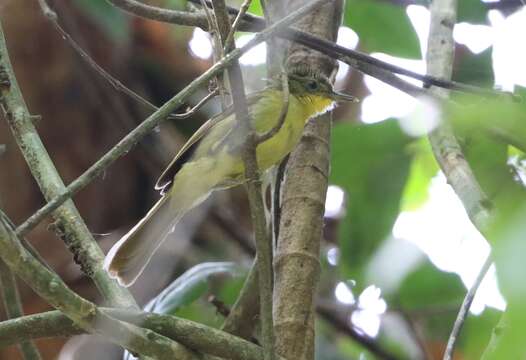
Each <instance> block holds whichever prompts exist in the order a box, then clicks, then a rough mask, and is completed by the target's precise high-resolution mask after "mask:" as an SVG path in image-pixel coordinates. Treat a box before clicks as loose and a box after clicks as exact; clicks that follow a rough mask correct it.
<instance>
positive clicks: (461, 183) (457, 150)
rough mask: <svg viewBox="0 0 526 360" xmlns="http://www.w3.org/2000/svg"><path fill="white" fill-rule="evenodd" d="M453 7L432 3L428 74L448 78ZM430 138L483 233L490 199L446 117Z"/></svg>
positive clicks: (453, 2)
mask: <svg viewBox="0 0 526 360" xmlns="http://www.w3.org/2000/svg"><path fill="white" fill-rule="evenodd" d="M456 9H457V0H434V1H433V2H432V4H431V14H432V15H431V26H430V31H429V40H428V46H427V54H426V65H427V72H428V75H430V76H433V77H440V78H444V79H450V78H451V73H452V68H453V60H454V51H455V42H454V40H453V27H454V26H455V22H456V14H457V10H456ZM429 91H430V92H431V93H432V94H434V95H437V96H439V97H441V98H447V97H448V95H449V92H448V90H446V89H440V88H437V87H433V88H430V89H429ZM429 142H430V143H431V147H432V149H433V153H434V155H435V158H436V159H437V161H438V163H439V165H440V168H441V169H442V171H443V172H444V174H445V175H446V177H447V179H448V182H449V184H451V186H452V187H453V189H454V190H455V192H456V193H457V195H458V197H459V198H460V200H462V203H463V204H464V207H465V208H466V211H467V213H468V215H469V217H470V219H471V221H472V222H473V224H474V225H475V226H476V227H477V229H478V230H479V231H481V232H482V233H484V231H485V229H486V228H487V224H488V220H489V218H490V213H489V210H488V209H489V203H490V202H489V200H488V198H487V197H486V195H485V194H484V193H483V192H482V189H481V188H480V185H479V184H478V182H477V180H476V179H475V175H474V174H473V171H472V170H471V167H470V166H469V164H468V162H467V161H466V159H465V157H464V154H463V153H462V150H461V147H460V144H459V143H458V140H457V138H456V137H455V134H454V133H453V129H452V128H451V125H450V124H449V123H448V122H447V119H442V123H441V124H440V125H439V126H438V127H437V128H436V129H435V130H434V131H433V132H432V133H430V134H429Z"/></svg>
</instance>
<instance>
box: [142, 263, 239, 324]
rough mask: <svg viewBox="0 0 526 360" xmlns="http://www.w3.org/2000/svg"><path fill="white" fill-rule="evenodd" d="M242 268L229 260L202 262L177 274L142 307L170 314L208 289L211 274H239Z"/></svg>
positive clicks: (150, 310)
mask: <svg viewBox="0 0 526 360" xmlns="http://www.w3.org/2000/svg"><path fill="white" fill-rule="evenodd" d="M243 272H244V270H243V268H242V267H240V266H239V265H236V264H234V263H231V262H208V263H202V264H199V265H196V266H194V267H192V268H191V269H189V270H187V271H186V272H185V273H184V274H182V275H181V276H179V277H178V278H177V279H176V280H175V281H174V282H172V283H171V284H170V285H169V286H168V287H167V288H165V289H164V290H163V291H162V292H161V293H160V294H159V295H157V296H156V297H155V298H154V299H152V300H151V301H150V302H149V303H148V304H147V305H146V306H145V308H144V310H145V311H149V312H154V313H159V314H172V313H174V312H175V311H177V309H179V308H180V307H181V306H185V305H188V304H191V303H192V302H194V301H195V300H196V299H198V298H199V297H201V296H202V295H203V294H204V293H205V292H206V291H207V290H208V279H209V277H210V276H212V275H218V274H229V275H232V276H241V275H242V274H243Z"/></svg>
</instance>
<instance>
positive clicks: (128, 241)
mask: <svg viewBox="0 0 526 360" xmlns="http://www.w3.org/2000/svg"><path fill="white" fill-rule="evenodd" d="M288 86H289V106H288V112H287V115H286V117H285V120H284V123H283V125H282V126H281V128H280V129H279V131H277V132H276V133H275V134H274V136H272V137H271V138H269V139H268V140H266V141H264V142H262V143H261V144H259V145H258V146H257V148H256V157H257V163H258V167H259V169H260V170H261V171H265V170H267V169H269V168H271V167H272V166H274V165H276V164H278V163H279V162H280V161H281V160H282V159H283V158H284V157H285V156H286V155H288V154H289V153H290V152H291V151H292V150H293V149H294V147H295V146H296V145H297V143H298V142H299V139H300V137H301V134H302V131H303V127H304V125H305V123H306V122H307V120H309V119H310V118H312V117H313V116H315V115H318V114H321V113H324V112H326V111H328V110H330V109H331V108H332V106H333V104H334V103H335V102H336V101H356V98H355V97H353V96H351V95H346V94H341V93H338V92H336V91H334V89H333V87H332V85H331V83H330V82H329V80H328V79H327V78H325V77H324V76H320V75H317V74H311V73H308V72H306V73H291V74H289V75H288ZM283 95H284V94H283V90H282V86H281V82H280V81H277V82H276V83H274V84H272V85H270V86H269V87H267V88H265V89H264V90H262V91H260V92H257V93H254V94H252V95H250V96H248V97H247V103H248V109H249V113H250V118H251V121H252V126H253V128H254V129H255V131H256V132H257V133H258V134H264V133H266V132H268V131H270V130H271V129H273V128H274V127H275V126H276V125H277V124H278V121H279V118H280V115H279V114H280V113H281V109H282V107H283V104H284V96H283ZM242 131H243V130H242V127H239V126H238V123H237V122H236V119H235V114H234V113H233V109H232V107H230V108H229V109H227V110H225V111H224V112H223V113H221V114H219V115H217V116H216V117H214V118H212V119H210V120H208V121H207V122H206V123H205V124H203V126H201V128H199V130H197V131H196V133H195V134H194V135H193V136H192V137H191V138H190V140H188V142H187V143H186V144H185V145H184V146H183V147H182V149H181V150H180V151H179V153H178V154H177V155H176V156H175V158H174V159H173V161H172V162H171V163H170V165H168V168H167V169H166V170H165V171H164V172H163V173H162V175H161V177H160V178H159V180H158V181H157V184H156V186H155V188H156V189H158V190H160V191H161V194H162V197H161V199H160V200H159V201H158V202H157V203H156V204H155V205H154V206H153V207H152V209H151V210H150V211H149V212H148V213H147V214H146V216H145V217H144V218H143V219H142V220H141V221H139V223H138V224H137V225H135V226H134V227H133V228H132V229H131V230H130V231H129V232H128V233H127V234H126V235H124V236H123V237H122V238H121V239H120V240H119V241H118V242H117V243H116V244H115V245H114V246H113V247H112V248H111V249H110V251H109V253H108V255H107V256H106V259H105V261H104V268H105V269H106V271H108V273H109V274H110V276H111V277H112V278H116V279H117V280H118V281H119V283H120V284H121V285H124V286H130V285H131V284H133V282H134V281H135V280H136V279H137V277H138V276H139V275H140V274H141V272H142V271H143V270H144V268H145V267H146V265H147V264H148V262H149V261H150V259H151V257H152V256H153V254H154V252H155V251H156V250H157V248H158V247H159V246H160V245H161V243H162V242H163V240H164V239H165V238H166V237H167V235H168V234H169V233H170V232H172V231H173V229H174V227H175V225H176V224H177V222H178V221H179V220H180V219H181V217H182V216H183V215H184V214H185V213H186V212H188V211H189V210H190V209H192V208H194V207H195V206H197V205H198V204H200V203H201V202H203V201H204V200H205V199H206V198H207V197H208V195H209V194H210V193H211V192H212V191H214V190H218V189H225V188H228V187H232V186H235V185H239V184H242V183H243V181H244V175H245V170H244V165H243V161H242V155H241V152H242V147H243V144H244V141H245V139H246V134H244V133H242Z"/></svg>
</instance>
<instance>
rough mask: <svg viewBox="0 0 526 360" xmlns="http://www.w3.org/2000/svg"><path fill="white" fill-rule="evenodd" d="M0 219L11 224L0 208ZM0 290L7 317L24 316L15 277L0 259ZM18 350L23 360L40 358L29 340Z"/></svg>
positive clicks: (22, 343) (36, 349)
mask: <svg viewBox="0 0 526 360" xmlns="http://www.w3.org/2000/svg"><path fill="white" fill-rule="evenodd" d="M0 221H7V223H8V224H10V225H11V226H12V222H10V220H9V218H8V217H7V216H6V215H5V214H4V213H3V211H1V210H0ZM0 292H1V294H2V299H3V301H4V311H5V314H6V318H7V319H15V318H19V317H21V316H24V308H23V306H22V301H21V299H20V293H19V291H18V286H17V283H16V278H15V275H14V274H13V272H12V271H11V269H9V267H8V266H7V265H6V264H5V263H4V262H3V261H2V260H0ZM19 348H20V352H21V353H22V357H23V359H24V360H40V359H41V356H40V353H39V351H38V348H37V347H36V345H35V344H34V343H33V341H31V340H25V341H21V342H20V343H19Z"/></svg>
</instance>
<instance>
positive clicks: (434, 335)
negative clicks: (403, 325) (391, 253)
mask: <svg viewBox="0 0 526 360" xmlns="http://www.w3.org/2000/svg"><path fill="white" fill-rule="evenodd" d="M465 294H466V288H465V287H464V285H463V284H462V281H461V280H460V278H459V276H458V275H457V274H454V273H448V272H443V271H440V270H439V269H437V268H436V267H435V266H434V265H433V264H432V263H431V262H430V261H428V260H427V261H425V262H424V263H423V264H422V265H421V266H420V267H419V268H417V269H416V270H414V271H413V272H412V273H411V274H409V275H408V276H407V277H406V278H405V279H404V281H403V282H402V284H401V286H400V289H399V292H398V298H397V299H392V300H391V302H390V303H397V305H398V306H400V308H401V309H403V310H404V311H405V312H406V313H407V314H408V316H415V315H418V314H428V315H427V316H425V318H424V317H421V319H422V320H423V319H425V322H422V324H421V325H422V326H424V327H425V333H426V334H427V336H426V337H427V338H428V339H429V340H438V341H444V339H447V337H448V336H449V333H450V331H451V327H452V326H453V323H454V322H455V318H456V315H457V309H458V308H459V307H460V304H461V303H462V300H463V299H464V295H465ZM446 309H451V310H450V311H448V310H446Z"/></svg>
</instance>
